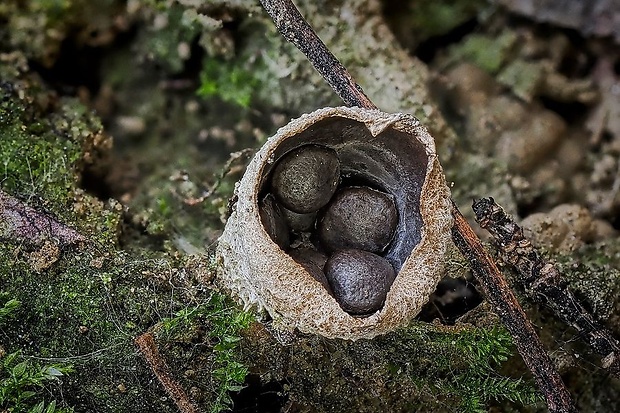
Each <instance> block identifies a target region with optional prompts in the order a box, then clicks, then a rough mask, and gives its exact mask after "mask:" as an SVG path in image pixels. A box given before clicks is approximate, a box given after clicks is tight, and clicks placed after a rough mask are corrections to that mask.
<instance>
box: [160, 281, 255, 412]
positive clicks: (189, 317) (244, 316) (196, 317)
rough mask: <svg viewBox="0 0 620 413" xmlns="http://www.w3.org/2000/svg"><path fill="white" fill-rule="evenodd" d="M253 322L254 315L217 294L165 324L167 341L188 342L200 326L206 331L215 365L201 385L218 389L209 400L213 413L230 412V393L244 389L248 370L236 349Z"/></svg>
mask: <svg viewBox="0 0 620 413" xmlns="http://www.w3.org/2000/svg"><path fill="white" fill-rule="evenodd" d="M253 320H254V316H253V315H251V314H250V313H247V312H245V311H241V310H239V309H238V308H237V307H236V306H235V305H233V304H232V303H231V302H230V301H229V300H228V299H227V298H226V297H224V296H222V295H220V294H217V293H213V294H212V295H211V296H210V298H209V299H208V300H207V301H205V302H203V303H201V304H199V305H196V306H191V307H187V308H184V309H182V310H181V311H178V312H177V313H176V314H175V316H174V317H172V318H166V319H164V320H162V323H161V325H162V331H161V333H160V335H162V334H163V335H164V337H165V339H166V341H178V340H183V341H188V340H191V337H192V332H194V333H195V331H196V327H197V326H202V327H203V328H204V327H206V328H207V331H208V333H207V340H208V342H210V343H211V345H212V349H213V350H212V357H211V358H212V365H211V368H210V369H209V372H208V374H207V375H206V376H207V377H203V378H202V380H201V381H203V382H212V383H213V387H215V388H216V389H217V390H216V391H215V392H214V393H213V394H211V395H209V396H208V398H209V399H210V400H209V403H208V404H209V406H210V408H209V411H210V412H212V413H217V412H220V411H223V410H226V409H230V408H231V407H232V399H231V392H238V391H240V390H241V389H242V388H243V383H244V381H245V377H246V375H247V373H248V368H247V367H246V365H244V364H242V363H240V362H239V361H238V355H237V352H238V349H237V347H238V344H239V341H240V340H241V336H240V333H241V331H242V330H245V329H246V328H248V326H249V325H250V323H251V322H252V321H253ZM188 333H189V334H188Z"/></svg>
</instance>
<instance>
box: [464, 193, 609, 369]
mask: <svg viewBox="0 0 620 413" xmlns="http://www.w3.org/2000/svg"><path fill="white" fill-rule="evenodd" d="M473 209H474V212H475V214H476V221H478V223H479V224H480V226H481V227H482V228H484V229H486V230H487V231H489V232H490V233H491V235H493V237H494V239H495V241H496V242H497V244H498V247H499V249H500V252H501V254H502V258H503V259H504V260H505V261H506V262H508V263H509V264H511V265H512V266H513V267H514V268H515V269H516V270H517V272H518V275H519V276H518V278H517V281H518V282H519V283H520V284H521V285H522V286H523V287H524V288H525V292H526V293H527V294H528V295H529V296H530V297H532V298H533V299H534V300H535V301H536V302H538V303H542V304H545V305H546V306H548V307H549V308H550V309H551V310H552V311H553V312H554V313H555V314H556V315H557V316H558V317H559V318H560V319H561V320H562V321H563V322H565V323H566V324H568V325H570V326H572V327H573V328H575V330H577V331H578V332H579V334H580V335H581V336H582V337H584V338H585V339H586V340H587V342H588V343H589V344H590V346H591V347H592V348H593V349H594V351H596V352H597V353H598V354H600V355H601V356H603V360H602V363H601V364H602V366H603V367H604V368H606V369H607V370H608V371H609V372H610V373H612V374H614V375H615V376H616V377H620V343H618V340H616V339H615V338H614V337H613V335H612V334H611V332H610V331H609V330H607V329H606V328H604V327H603V326H601V325H599V324H598V323H597V322H596V320H595V319H594V317H592V315H591V314H590V313H589V312H588V311H587V310H586V309H585V308H584V307H583V306H582V305H581V304H580V303H579V301H577V299H576V298H575V296H574V295H573V293H572V292H571V291H570V290H569V288H568V285H567V284H566V283H565V282H564V281H563V280H562V278H561V276H560V273H559V272H558V270H557V269H556V268H555V266H553V265H552V264H551V263H549V262H545V260H543V259H542V258H541V256H540V255H539V254H538V252H536V250H535V249H534V248H533V247H532V244H531V243H530V241H529V240H527V239H526V238H525V236H524V235H523V230H522V229H521V227H519V226H518V225H517V224H516V223H515V222H514V221H513V220H512V218H510V217H509V216H508V215H507V214H506V212H505V211H504V210H503V209H502V207H500V206H499V205H498V204H497V203H495V200H493V198H482V199H480V200H478V201H475V202H474V205H473Z"/></svg>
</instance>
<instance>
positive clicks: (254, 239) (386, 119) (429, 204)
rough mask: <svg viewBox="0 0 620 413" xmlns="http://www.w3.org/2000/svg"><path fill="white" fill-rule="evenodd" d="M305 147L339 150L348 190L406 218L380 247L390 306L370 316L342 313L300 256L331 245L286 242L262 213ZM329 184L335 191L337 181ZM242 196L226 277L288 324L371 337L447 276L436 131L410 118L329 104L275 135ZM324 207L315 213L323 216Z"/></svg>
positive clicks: (225, 251)
mask: <svg viewBox="0 0 620 413" xmlns="http://www.w3.org/2000/svg"><path fill="white" fill-rule="evenodd" d="M305 145H311V147H312V148H316V147H323V148H326V149H327V150H328V151H333V152H335V154H336V155H337V157H338V160H339V163H340V164H339V169H340V181H339V185H340V187H345V188H346V187H347V186H367V187H369V188H371V189H374V190H377V191H381V192H383V193H385V194H388V195H389V197H390V198H391V199H393V201H394V206H395V208H396V211H397V214H398V222H397V224H396V229H395V230H394V233H393V236H392V237H391V240H390V242H389V243H388V244H387V246H386V247H385V248H384V250H383V251H382V252H380V254H381V256H382V257H383V258H384V259H385V260H387V262H389V264H390V265H391V266H392V268H393V269H394V272H395V273H396V278H395V279H394V281H393V283H392V284H391V286H390V285H389V286H388V287H387V288H389V290H387V291H386V292H385V293H386V296H385V301H384V302H383V303H382V305H381V306H380V307H379V308H377V309H376V310H375V311H374V312H372V313H370V314H367V315H364V316H363V317H360V316H356V315H352V314H349V313H347V312H346V311H345V310H343V307H341V305H340V304H339V302H338V301H337V298H334V296H332V291H331V290H330V289H329V288H326V285H325V283H324V281H322V280H323V279H322V278H321V277H317V274H314V276H313V274H311V273H310V272H309V271H308V265H307V263H304V262H301V261H304V260H303V254H304V252H303V251H312V250H316V251H320V252H321V253H323V252H325V249H322V248H323V247H322V245H321V242H320V240H318V241H317V240H316V237H315V236H314V235H313V234H311V233H306V236H305V237H304V236H302V237H301V238H299V239H298V240H297V241H296V242H297V244H300V246H299V249H297V250H296V249H294V248H296V247H295V242H293V243H291V245H290V247H287V246H283V247H281V246H279V245H278V243H277V242H275V241H274V240H273V239H272V236H273V234H274V231H273V230H272V229H271V228H268V227H269V226H270V225H273V224H272V223H271V222H272V220H271V219H267V220H265V219H264V216H265V214H264V213H263V218H261V205H263V204H264V203H263V202H262V201H263V200H265V199H266V198H267V197H269V198H271V197H272V194H271V192H270V191H272V189H273V188H272V186H273V179H272V178H273V171H274V169H275V168H277V167H278V162H279V161H280V160H281V159H282V158H283V157H285V156H286V155H287V154H290V153H294V154H295V153H297V152H299V151H300V149H299V148H300V147H303V146H305ZM285 159H286V158H285ZM329 164H330V165H331V164H333V160H331V159H330V160H329ZM280 169H282V168H280ZM332 169H333V168H332ZM298 179H299V180H303V179H304V176H299V177H298ZM293 181H294V180H293ZM327 186H328V187H329V188H328V189H327V190H329V191H331V192H332V193H333V191H334V190H333V187H332V186H333V185H331V184H329V185H327ZM235 194H236V196H237V201H236V203H235V204H234V206H233V211H232V214H231V216H230V218H229V219H228V221H227V223H226V227H225V229H224V233H223V234H222V236H221V237H220V239H219V242H218V247H217V257H218V282H219V283H220V284H221V285H222V287H223V288H225V289H226V290H227V291H229V292H230V293H231V294H232V295H233V296H236V297H238V298H239V299H240V301H242V302H243V304H244V305H245V306H246V307H251V306H256V307H257V308H258V309H259V310H266V311H267V312H268V313H269V315H270V316H271V317H272V318H273V320H274V323H275V325H276V326H278V327H280V328H285V329H295V328H297V329H299V330H300V331H302V332H305V333H315V334H319V335H322V336H325V337H328V338H343V339H351V340H356V339H360V338H371V337H374V336H376V335H378V334H383V333H386V332H389V331H391V330H393V329H395V328H397V327H400V326H403V325H405V324H406V323H408V322H409V321H410V320H411V319H412V318H413V317H414V316H415V315H417V314H418V313H419V311H420V309H421V308H422V306H423V305H424V304H425V303H426V302H427V301H428V297H429V295H430V294H431V293H432V292H433V291H434V289H435V287H436V285H437V283H438V282H439V280H440V278H441V276H442V267H443V260H444V255H445V251H446V246H447V244H448V242H449V240H450V237H451V235H450V228H451V226H452V215H451V203H450V191H449V189H448V187H447V185H446V182H445V178H444V175H443V171H442V169H441V166H440V164H439V161H438V159H437V155H436V153H435V143H434V141H433V138H432V137H431V136H430V135H429V133H428V132H427V130H426V128H424V127H423V126H421V125H420V123H419V121H418V120H417V119H416V118H414V117H413V116H411V115H407V114H400V113H399V114H388V113H384V112H381V111H379V110H374V109H362V108H355V107H354V108H348V107H336V108H323V109H319V110H317V111H315V112H313V113H310V114H307V115H303V116H301V117H300V118H298V119H295V120H293V121H291V122H290V123H289V124H287V125H286V126H284V127H282V128H281V129H280V130H278V132H277V133H276V134H275V136H273V137H271V138H269V139H268V140H267V142H266V143H265V144H264V146H263V147H262V148H261V149H260V151H259V152H258V153H257V154H256V156H255V157H254V159H253V160H252V161H251V162H250V164H249V165H248V168H247V170H246V172H245V174H244V176H243V178H242V179H241V181H240V182H239V183H238V184H237V186H236V188H235ZM276 197H277V196H276ZM325 208H327V207H323V208H322V209H321V210H319V211H318V212H317V215H318V216H319V218H317V220H320V217H321V216H322V214H324V210H325ZM286 215H287V214H282V215H278V217H281V216H286ZM278 217H276V218H277V219H280V218H278ZM315 227H316V225H315ZM270 234H272V235H270ZM294 236H296V234H294V233H291V237H294ZM280 244H281V245H282V243H281V242H280ZM283 248H284V249H283ZM300 256H301V257H302V259H301V260H300V259H299V257H300ZM293 257H295V259H294V258H293ZM306 261H307V260H306ZM300 262H301V263H300ZM314 271H315V272H316V269H314ZM319 271H320V269H319ZM319 278H321V280H317V279H319ZM390 281H391V280H390Z"/></svg>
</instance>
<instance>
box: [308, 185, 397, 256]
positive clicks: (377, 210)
mask: <svg viewBox="0 0 620 413" xmlns="http://www.w3.org/2000/svg"><path fill="white" fill-rule="evenodd" d="M397 224H398V212H397V211H396V207H395V206H394V201H393V200H392V197H391V196H390V195H388V194H386V193H383V192H380V191H377V190H374V189H372V188H369V187H365V186H359V187H358V186H352V187H348V188H344V189H342V190H340V191H339V192H338V193H337V194H336V196H335V197H334V198H333V199H332V201H331V203H330V204H329V206H328V208H327V211H325V215H323V217H322V219H321V221H320V223H319V239H320V240H321V242H322V243H323V245H324V246H325V248H327V249H328V250H330V251H336V250H341V249H347V248H352V249H360V250H366V251H370V252H375V253H378V252H381V251H383V249H384V248H385V247H386V246H387V245H388V244H389V243H390V241H391V240H392V238H393V237H394V231H395V230H396V226H397Z"/></svg>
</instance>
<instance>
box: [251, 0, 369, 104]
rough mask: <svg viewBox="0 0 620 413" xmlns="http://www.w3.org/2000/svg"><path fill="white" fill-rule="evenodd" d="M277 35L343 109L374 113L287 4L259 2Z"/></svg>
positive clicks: (270, 0) (348, 76)
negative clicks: (314, 72)
mask: <svg viewBox="0 0 620 413" xmlns="http://www.w3.org/2000/svg"><path fill="white" fill-rule="evenodd" d="M261 3H262V5H263V7H264V8H265V10H266V11H267V13H269V15H270V16H271V18H272V19H273V22H274V23H275V25H276V28H277V29H278V31H279V32H280V34H281V35H282V36H283V37H284V38H285V39H286V40H288V41H289V42H291V43H293V44H294V45H295V46H296V47H297V48H298V49H299V50H300V51H301V52H302V53H303V54H304V55H306V57H307V58H308V60H309V61H310V63H312V65H313V66H314V68H315V69H316V70H317V72H319V73H320V74H321V76H323V78H324V79H325V80H326V81H327V83H329V85H330V86H331V87H332V89H334V91H335V92H336V94H337V95H338V96H340V99H342V101H343V102H344V103H345V104H346V105H347V106H358V107H360V108H367V109H377V106H375V104H374V103H372V102H371V101H370V99H368V96H366V94H364V91H363V90H362V88H361V86H360V85H358V84H357V83H356V82H355V80H354V79H353V76H351V74H350V73H349V71H348V70H347V69H346V68H345V67H344V66H343V65H342V63H340V61H338V59H337V58H336V56H334V55H333V54H332V52H330V51H329V49H328V48H327V46H325V43H323V41H322V40H321V39H320V38H319V36H317V34H316V33H315V32H314V30H313V29H312V27H310V25H309V24H308V22H306V20H305V19H304V18H303V16H302V15H301V13H299V10H297V7H295V5H294V4H293V3H292V2H291V1H290V0H261Z"/></svg>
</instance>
